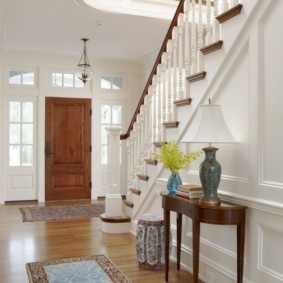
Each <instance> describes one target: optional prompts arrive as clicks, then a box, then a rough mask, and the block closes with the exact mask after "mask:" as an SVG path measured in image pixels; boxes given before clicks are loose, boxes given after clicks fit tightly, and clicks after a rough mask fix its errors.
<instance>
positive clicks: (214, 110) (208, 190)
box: [182, 100, 236, 205]
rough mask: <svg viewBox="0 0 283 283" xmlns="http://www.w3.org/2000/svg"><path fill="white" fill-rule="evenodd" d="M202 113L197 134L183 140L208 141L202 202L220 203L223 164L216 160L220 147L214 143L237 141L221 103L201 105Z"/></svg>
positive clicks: (202, 180) (201, 176) (201, 177)
mask: <svg viewBox="0 0 283 283" xmlns="http://www.w3.org/2000/svg"><path fill="white" fill-rule="evenodd" d="M200 110H202V115H201V119H200V123H199V125H198V129H197V132H196V135H195V137H194V138H192V139H189V140H187V139H185V138H183V140H182V142H191V143H208V144H209V145H208V147H205V148H203V151H204V152H205V159H204V161H203V162H202V163H201V164H200V167H199V176H200V181H201V184H202V187H203V193H204V195H203V197H202V198H201V200H200V201H201V203H202V204H206V205H219V204H220V199H219V198H218V196H217V189H218V185H219V182H220V178H221V165H220V163H219V162H218V161H217V160H216V157H215V154H216V151H217V150H218V148H216V147H214V146H212V143H234V142H236V141H235V139H234V137H233V136H232V134H231V133H230V131H229V129H228V127H227V125H226V123H225V120H224V117H223V114H222V110H221V107H220V105H215V104H211V103H210V100H209V104H207V105H201V106H200Z"/></svg>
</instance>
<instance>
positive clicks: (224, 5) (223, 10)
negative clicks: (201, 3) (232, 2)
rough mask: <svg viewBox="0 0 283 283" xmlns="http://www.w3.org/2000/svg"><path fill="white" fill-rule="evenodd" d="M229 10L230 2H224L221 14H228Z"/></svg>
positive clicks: (223, 0) (224, 0)
mask: <svg viewBox="0 0 283 283" xmlns="http://www.w3.org/2000/svg"><path fill="white" fill-rule="evenodd" d="M228 9H229V3H228V0H222V3H221V9H220V11H221V13H224V12H226V11H227V10H228Z"/></svg>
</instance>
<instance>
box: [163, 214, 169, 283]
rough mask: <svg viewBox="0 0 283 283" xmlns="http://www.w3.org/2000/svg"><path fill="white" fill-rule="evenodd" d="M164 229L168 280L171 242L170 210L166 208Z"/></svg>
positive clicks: (166, 277)
mask: <svg viewBox="0 0 283 283" xmlns="http://www.w3.org/2000/svg"><path fill="white" fill-rule="evenodd" d="M164 229H165V281H166V282H167V281H168V272H169V249H170V247H169V243H170V211H169V210H164Z"/></svg>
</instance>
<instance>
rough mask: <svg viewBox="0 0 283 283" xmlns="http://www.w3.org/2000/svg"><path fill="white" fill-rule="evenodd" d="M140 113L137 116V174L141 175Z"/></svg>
mask: <svg viewBox="0 0 283 283" xmlns="http://www.w3.org/2000/svg"><path fill="white" fill-rule="evenodd" d="M140 125H141V123H140V113H139V114H138V115H137V120H136V130H137V170H136V171H137V174H140V169H141V133H140V129H141V127H140Z"/></svg>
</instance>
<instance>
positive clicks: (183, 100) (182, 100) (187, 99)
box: [174, 98, 192, 107]
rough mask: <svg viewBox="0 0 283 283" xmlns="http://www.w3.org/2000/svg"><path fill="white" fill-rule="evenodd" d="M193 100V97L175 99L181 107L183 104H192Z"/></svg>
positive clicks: (176, 103)
mask: <svg viewBox="0 0 283 283" xmlns="http://www.w3.org/2000/svg"><path fill="white" fill-rule="evenodd" d="M191 102H192V99H191V98H184V99H179V100H175V101H174V104H175V105H176V106H177V107H181V106H186V105H191Z"/></svg>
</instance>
